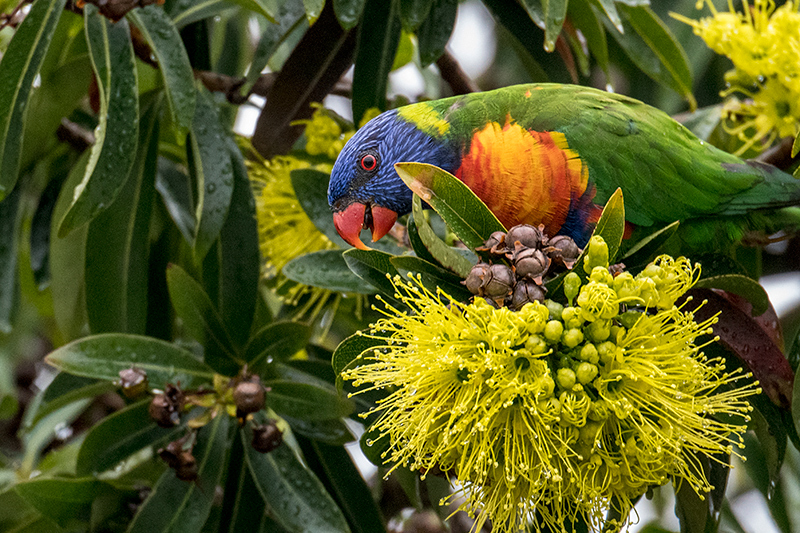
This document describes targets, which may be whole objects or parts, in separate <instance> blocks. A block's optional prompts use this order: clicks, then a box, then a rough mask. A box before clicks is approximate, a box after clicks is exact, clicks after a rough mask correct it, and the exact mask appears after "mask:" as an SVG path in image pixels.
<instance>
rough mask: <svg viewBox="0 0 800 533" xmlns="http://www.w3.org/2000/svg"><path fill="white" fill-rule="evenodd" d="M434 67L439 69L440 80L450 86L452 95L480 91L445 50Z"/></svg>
mask: <svg viewBox="0 0 800 533" xmlns="http://www.w3.org/2000/svg"><path fill="white" fill-rule="evenodd" d="M436 66H437V67H439V72H440V73H441V74H442V79H443V80H444V81H446V82H447V84H448V85H449V86H450V89H451V90H452V91H453V94H456V95H458V94H469V93H476V92H478V91H480V88H479V87H478V85H477V84H476V83H475V82H474V81H473V80H472V78H470V77H469V76H467V73H466V72H464V70H463V69H462V68H461V65H459V64H458V61H456V58H454V57H453V55H452V54H451V53H450V52H448V51H447V50H445V51H444V53H443V54H442V55H441V57H439V59H437V60H436Z"/></svg>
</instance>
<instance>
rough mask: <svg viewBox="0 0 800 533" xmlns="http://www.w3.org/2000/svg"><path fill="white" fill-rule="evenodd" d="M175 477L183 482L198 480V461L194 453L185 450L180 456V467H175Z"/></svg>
mask: <svg viewBox="0 0 800 533" xmlns="http://www.w3.org/2000/svg"><path fill="white" fill-rule="evenodd" d="M175 477H177V478H178V479H180V480H181V481H194V480H195V479H197V459H195V457H194V455H192V452H191V451H189V450H184V451H183V452H181V454H180V455H179V456H178V466H176V467H175Z"/></svg>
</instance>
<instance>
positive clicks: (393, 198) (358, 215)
mask: <svg viewBox="0 0 800 533" xmlns="http://www.w3.org/2000/svg"><path fill="white" fill-rule="evenodd" d="M410 161H413V162H422V163H429V164H433V165H436V166H438V167H440V168H442V169H444V170H447V171H448V172H450V173H452V174H454V175H455V176H456V177H457V178H459V179H460V180H461V181H463V182H464V183H465V184H466V185H467V186H468V187H469V188H470V189H471V190H472V191H473V192H475V194H476V195H477V196H478V197H479V198H481V200H483V201H484V202H485V203H486V205H487V206H488V207H489V209H491V210H492V212H494V214H495V215H496V216H497V218H498V219H499V220H500V222H502V223H503V225H504V226H506V227H507V228H508V227H511V226H514V225H516V224H521V223H527V224H532V225H539V224H543V225H544V226H545V231H546V232H547V233H548V235H551V236H552V235H556V234H562V235H569V236H570V237H572V238H573V239H575V241H576V242H577V243H578V244H579V246H583V245H584V244H585V243H586V241H587V240H588V238H589V236H590V235H591V232H592V229H593V227H594V223H595V222H596V221H597V219H598V217H599V215H600V212H601V211H602V206H603V205H604V204H605V202H606V201H607V200H608V198H609V197H610V196H611V194H613V193H614V191H615V190H616V189H617V188H618V187H621V188H622V190H623V193H624V198H625V217H626V220H627V223H628V224H629V225H630V226H631V229H635V228H646V229H649V230H652V229H655V228H656V227H658V226H664V225H666V224H669V223H672V222H674V221H676V220H680V221H689V222H694V223H699V224H695V227H703V225H704V224H706V225H708V224H712V225H713V223H715V222H716V223H717V225H718V226H719V223H720V222H721V223H722V226H724V228H725V229H724V231H726V232H727V234H729V235H732V236H733V237H732V238H736V237H737V236H738V237H739V238H741V236H742V235H743V233H744V231H745V229H747V228H750V227H753V226H754V225H758V224H759V223H760V224H761V225H762V226H764V227H766V226H767V225H768V223H765V221H767V222H768V219H769V217H770V216H771V215H770V213H775V210H776V209H777V208H781V207H784V206H790V205H795V204H800V180H797V179H795V178H794V177H792V176H791V175H789V174H786V173H784V172H781V171H780V170H778V169H777V168H775V167H772V166H769V165H765V164H762V163H758V162H754V161H745V160H742V159H740V158H738V157H736V156H734V155H731V154H728V153H726V152H723V151H721V150H719V149H717V148H715V147H714V146H712V145H710V144H708V143H706V142H703V141H701V140H699V139H698V138H697V137H695V136H694V135H693V134H692V133H691V132H690V131H689V130H688V129H686V128H685V127H683V126H682V125H680V124H678V123H677V122H675V121H674V120H673V119H672V118H670V117H669V116H668V115H667V114H665V113H663V112H661V111H659V110H657V109H655V108H652V107H650V106H648V105H646V104H644V103H642V102H640V101H638V100H634V99H632V98H628V97H625V96H621V95H617V94H611V93H607V92H604V91H600V90H597V89H592V88H587V87H581V86H577V85H559V84H541V85H517V86H512V87H506V88H503V89H498V90H495V91H490V92H484V93H474V94H469V95H465V96H458V97H452V98H445V99H442V100H436V101H431V102H420V103H417V104H412V105H408V106H405V107H401V108H399V109H395V110H391V111H387V112H385V113H382V114H381V115H379V116H378V117H376V118H374V119H373V120H372V121H370V122H369V123H368V124H366V125H365V126H364V127H363V128H361V129H359V130H358V131H357V132H356V134H355V135H354V136H353V137H352V138H351V139H350V141H349V142H348V143H347V144H346V145H345V147H344V149H343V150H342V152H341V153H340V154H339V157H338V159H337V160H336V163H335V165H334V166H333V171H332V173H331V180H330V185H329V187H328V201H329V203H330V205H331V208H332V210H333V218H334V224H335V226H336V229H337V231H338V232H339V234H340V235H341V236H342V238H343V239H344V240H345V241H347V242H348V243H350V244H352V245H353V246H356V247H358V248H365V246H364V244H363V243H362V242H361V239H360V236H359V234H360V232H361V230H362V229H363V228H369V229H370V230H371V231H372V239H373V242H374V241H376V240H378V239H379V238H381V237H382V236H383V235H385V234H386V233H387V232H388V231H389V230H390V229H391V227H392V225H393V224H394V222H395V221H396V220H397V217H398V216H402V215H404V214H406V213H408V212H410V211H411V200H412V193H411V191H410V190H409V189H408V188H407V187H406V186H405V184H404V183H403V182H402V180H401V179H400V177H399V176H398V175H397V173H396V172H395V170H394V168H393V165H394V163H397V162H410ZM754 213H755V214H754ZM761 213H764V214H761ZM715 231H716V230H715ZM701 235H702V233H701ZM706 238H708V237H706Z"/></svg>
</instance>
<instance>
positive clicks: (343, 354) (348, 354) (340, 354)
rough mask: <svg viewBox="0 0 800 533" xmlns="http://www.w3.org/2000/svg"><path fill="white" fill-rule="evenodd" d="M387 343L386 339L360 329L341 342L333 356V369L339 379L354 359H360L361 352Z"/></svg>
mask: <svg viewBox="0 0 800 533" xmlns="http://www.w3.org/2000/svg"><path fill="white" fill-rule="evenodd" d="M385 344H386V339H380V338H373V337H370V336H367V335H366V334H364V333H362V332H360V331H357V332H355V333H354V334H352V335H350V336H349V337H347V338H346V339H345V340H343V341H342V342H341V343H339V346H337V347H336V350H334V352H333V357H332V358H331V364H332V366H333V371H334V372H335V373H336V378H337V380H338V379H339V375H340V374H341V373H342V371H343V370H344V369H345V368H347V367H348V366H350V364H351V363H352V362H353V361H355V360H356V359H358V357H359V356H360V355H361V354H363V353H364V352H365V351H367V350H369V349H370V348H374V347H376V346H383V345H385Z"/></svg>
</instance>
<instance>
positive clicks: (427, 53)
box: [417, 0, 458, 67]
mask: <svg viewBox="0 0 800 533" xmlns="http://www.w3.org/2000/svg"><path fill="white" fill-rule="evenodd" d="M457 12H458V0H434V3H433V5H432V6H431V11H430V13H429V14H428V18H426V19H425V21H424V22H423V23H422V24H421V25H420V27H419V29H417V44H418V46H419V61H420V64H421V65H422V66H423V67H427V66H428V65H430V64H431V63H433V62H434V61H436V60H437V59H439V57H441V55H442V54H443V53H444V49H445V46H447V41H449V40H450V35H452V33H453V27H454V26H455V23H456V13H457Z"/></svg>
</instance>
